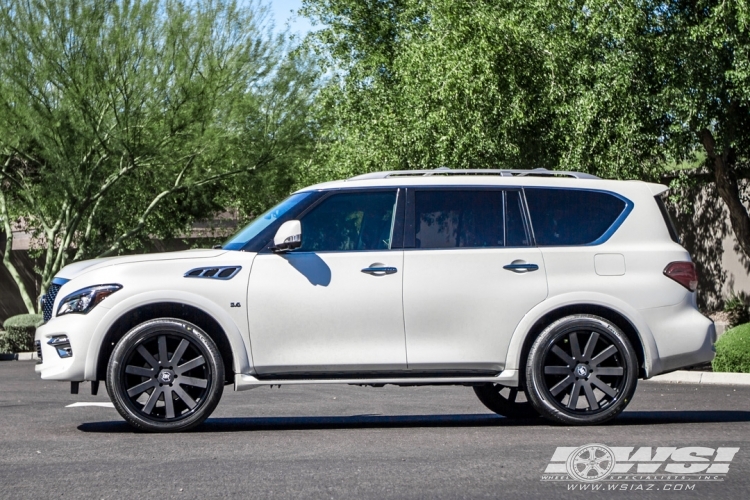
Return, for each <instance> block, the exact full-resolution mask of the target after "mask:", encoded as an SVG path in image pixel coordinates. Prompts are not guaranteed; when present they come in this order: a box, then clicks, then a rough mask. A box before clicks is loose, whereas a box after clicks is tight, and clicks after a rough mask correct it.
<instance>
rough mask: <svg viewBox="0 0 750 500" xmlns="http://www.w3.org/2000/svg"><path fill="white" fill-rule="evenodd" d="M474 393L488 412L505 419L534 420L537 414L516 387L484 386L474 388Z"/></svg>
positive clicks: (521, 391)
mask: <svg viewBox="0 0 750 500" xmlns="http://www.w3.org/2000/svg"><path fill="white" fill-rule="evenodd" d="M474 393H475V394H476V395H477V397H478V398H479V401H481V402H482V404H483V405H484V406H486V407H487V408H488V409H489V410H491V411H494V412H495V413H497V414H498V415H502V416H503V417H507V418H534V417H538V416H539V413H538V412H537V411H536V410H535V409H534V407H533V406H532V405H531V403H530V402H529V400H528V398H527V397H526V393H525V392H524V391H523V389H519V388H518V387H505V386H503V385H500V384H486V385H479V386H476V387H474Z"/></svg>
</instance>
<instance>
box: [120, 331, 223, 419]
mask: <svg viewBox="0 0 750 500" xmlns="http://www.w3.org/2000/svg"><path fill="white" fill-rule="evenodd" d="M223 390H224V365H223V363H222V360H221V355H220V353H219V350H218V348H217V347H216V344H215V343H214V342H213V340H211V338H210V337H209V336H208V335H206V333H205V332H203V331H202V330H201V329H200V328H198V327H197V326H196V325H193V324H192V323H188V322H187V321H182V320H179V319H173V318H160V319H154V320H150V321H146V322H144V323H141V324H140V325H138V326H136V327H134V328H133V329H132V330H130V331H129V332H128V333H126V334H125V336H124V337H122V339H120V341H119V342H118V343H117V345H116V346H115V349H114V351H113V352H112V356H111V357H110V360H109V365H108V368H107V391H108V392H109V395H110V397H111V398H112V402H113V403H114V406H115V408H116V409H117V411H118V412H119V413H120V415H122V417H123V418H124V419H125V420H127V422H128V423H129V424H131V425H132V426H134V427H136V428H138V429H141V430H145V431H151V432H174V431H183V430H186V429H190V428H192V427H195V426H196V425H198V424H200V423H201V422H203V421H204V420H205V419H206V418H208V416H209V415H210V414H211V412H213V410H214V409H215V408H216V405H217V404H218V403H219V400H220V399H221V394H222V392H223Z"/></svg>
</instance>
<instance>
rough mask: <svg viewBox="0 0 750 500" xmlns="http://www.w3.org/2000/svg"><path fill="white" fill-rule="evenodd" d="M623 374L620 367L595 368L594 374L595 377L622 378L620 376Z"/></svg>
mask: <svg viewBox="0 0 750 500" xmlns="http://www.w3.org/2000/svg"><path fill="white" fill-rule="evenodd" d="M624 372H625V370H624V369H623V368H622V367H621V366H612V367H610V366H605V367H602V368H597V369H596V371H595V372H594V373H596V374H597V375H615V376H618V377H619V376H622V374H623V373H624Z"/></svg>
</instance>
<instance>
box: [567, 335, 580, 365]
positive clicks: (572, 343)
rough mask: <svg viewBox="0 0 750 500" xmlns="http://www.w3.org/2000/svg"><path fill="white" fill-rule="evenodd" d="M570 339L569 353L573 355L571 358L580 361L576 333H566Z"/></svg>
mask: <svg viewBox="0 0 750 500" xmlns="http://www.w3.org/2000/svg"><path fill="white" fill-rule="evenodd" d="M568 338H569V339H570V353H571V354H572V355H573V359H575V360H578V361H580V360H581V358H582V357H583V356H582V355H581V346H580V345H579V344H578V334H577V333H575V332H573V333H571V334H570V335H568Z"/></svg>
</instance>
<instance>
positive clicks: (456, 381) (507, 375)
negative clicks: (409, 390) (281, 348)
mask: <svg viewBox="0 0 750 500" xmlns="http://www.w3.org/2000/svg"><path fill="white" fill-rule="evenodd" d="M308 384H346V385H373V386H383V385H386V384H390V385H402V386H410V385H475V384H501V385H505V386H508V387H518V370H503V371H502V372H501V373H500V374H499V375H497V376H492V377H487V376H464V377H457V376H451V375H449V376H445V377H439V376H431V377H400V378H325V379H315V378H306V379H285V380H284V379H280V380H260V379H258V378H256V377H255V376H253V375H247V374H244V373H237V374H235V376H234V390H235V391H246V390H249V389H255V388H256V387H262V386H266V385H267V386H274V385H279V386H281V385H308Z"/></svg>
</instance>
